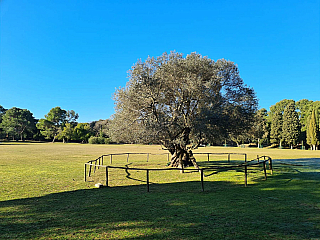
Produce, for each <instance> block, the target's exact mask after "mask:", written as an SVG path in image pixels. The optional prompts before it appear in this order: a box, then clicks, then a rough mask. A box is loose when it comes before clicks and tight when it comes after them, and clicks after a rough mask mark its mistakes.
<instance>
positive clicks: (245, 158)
mask: <svg viewBox="0 0 320 240" xmlns="http://www.w3.org/2000/svg"><path fill="white" fill-rule="evenodd" d="M244 162H247V154H246V153H245V154H244Z"/></svg>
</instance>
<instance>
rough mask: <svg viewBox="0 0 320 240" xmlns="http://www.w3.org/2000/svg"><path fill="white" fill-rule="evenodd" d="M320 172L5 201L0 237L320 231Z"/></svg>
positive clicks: (243, 235)
mask: <svg viewBox="0 0 320 240" xmlns="http://www.w3.org/2000/svg"><path fill="white" fill-rule="evenodd" d="M297 179H299V181H298V180H297ZM319 180H320V177H319V175H318V174H312V173H303V172H292V173H288V174H284V175H280V174H279V175H275V176H272V177H270V180H268V181H260V182H259V183H258V184H256V185H251V186H249V187H247V188H245V187H243V186H242V185H236V184H232V183H229V182H218V181H215V182H212V181H210V182H209V181H207V182H205V189H206V191H205V192H201V187H200V183H199V182H182V183H170V184H157V185H151V186H150V188H151V192H150V193H147V192H146V186H145V185H139V186H127V187H112V188H102V189H89V190H78V191H73V192H63V193H56V194H50V195H46V196H43V197H38V198H28V199H18V200H11V201H4V202H0V214H1V222H0V238H1V239H2V238H4V239H9V238H14V239H16V238H21V239H38V238H44V239H48V238H59V237H61V238H66V239H72V238H81V239H93V238H102V239H252V238H254V239H286V238H287V239H289V238H290V239H311V238H316V237H319V236H320V219H319V216H320V208H319V207H320V206H319V202H320V196H319V188H315V187H316V186H319ZM319 187H320V186H319Z"/></svg>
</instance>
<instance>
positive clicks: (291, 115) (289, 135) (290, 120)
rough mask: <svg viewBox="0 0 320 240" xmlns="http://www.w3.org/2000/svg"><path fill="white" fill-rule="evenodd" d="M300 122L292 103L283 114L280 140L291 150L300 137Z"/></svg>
mask: <svg viewBox="0 0 320 240" xmlns="http://www.w3.org/2000/svg"><path fill="white" fill-rule="evenodd" d="M300 129H301V126H300V121H299V116H298V113H297V112H296V110H295V104H294V102H290V103H289V104H288V105H287V107H286V108H285V110H284V113H283V126H282V138H283V140H284V141H285V142H286V143H287V144H289V145H290V146H291V148H292V146H293V144H296V143H297V142H298V139H299V136H300Z"/></svg>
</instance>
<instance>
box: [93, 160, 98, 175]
mask: <svg viewBox="0 0 320 240" xmlns="http://www.w3.org/2000/svg"><path fill="white" fill-rule="evenodd" d="M96 168H97V159H96V160H95V161H94V170H93V172H94V173H95V172H96Z"/></svg>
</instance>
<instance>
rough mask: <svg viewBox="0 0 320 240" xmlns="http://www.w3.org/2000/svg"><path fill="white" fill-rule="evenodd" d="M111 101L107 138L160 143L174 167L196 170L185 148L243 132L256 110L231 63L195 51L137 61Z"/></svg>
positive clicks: (252, 92) (192, 159)
mask: <svg viewBox="0 0 320 240" xmlns="http://www.w3.org/2000/svg"><path fill="white" fill-rule="evenodd" d="M114 99H115V103H116V113H115V115H114V117H113V121H112V128H113V130H112V132H113V134H114V135H113V137H116V138H118V139H119V138H121V135H122V134H123V133H125V134H127V132H129V131H131V132H134V133H133V136H132V137H134V138H136V139H139V140H140V141H152V142H161V143H162V144H163V145H164V146H165V147H166V148H167V149H168V150H169V152H170V153H171V154H172V158H171V164H170V166H174V167H177V166H180V167H183V166H187V165H190V164H193V165H195V166H196V167H197V165H196V162H195V159H194V157H193V155H192V151H191V149H193V148H196V147H197V146H198V145H199V144H200V143H201V142H202V141H206V142H210V141H214V139H217V138H223V139H225V138H226V137H227V136H228V134H230V133H234V132H242V131H244V130H247V129H248V128H249V127H250V124H251V123H252V119H253V116H254V112H255V110H256V107H257V100H256V96H255V93H254V91H253V89H251V88H249V87H247V86H246V85H245V84H244V83H243V80H242V79H241V78H240V75H239V70H238V68H237V66H236V65H235V64H234V63H233V62H230V61H226V60H224V59H222V60H218V61H216V62H215V61H213V60H211V59H209V58H207V57H202V56H201V55H199V54H196V53H191V54H189V55H187V56H186V57H185V58H183V56H182V54H180V53H175V52H171V53H170V54H166V53H164V54H163V55H162V56H160V57H158V58H153V57H152V58H151V57H149V58H148V59H147V60H146V61H145V62H142V61H138V62H137V63H136V64H135V65H134V66H133V67H132V69H131V70H130V71H129V82H128V83H127V85H126V87H125V88H120V89H117V90H116V92H115V95H114ZM113 140H114V139H113Z"/></svg>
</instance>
